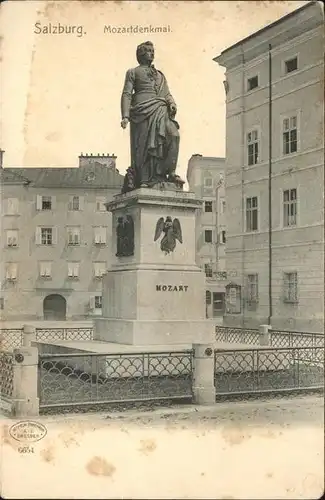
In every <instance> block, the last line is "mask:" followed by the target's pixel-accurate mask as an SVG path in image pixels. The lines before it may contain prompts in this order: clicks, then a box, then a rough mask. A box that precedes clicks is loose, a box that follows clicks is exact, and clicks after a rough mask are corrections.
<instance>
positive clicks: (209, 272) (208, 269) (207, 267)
mask: <svg viewBox="0 0 325 500" xmlns="http://www.w3.org/2000/svg"><path fill="white" fill-rule="evenodd" d="M204 271H205V275H206V277H207V278H212V264H204Z"/></svg>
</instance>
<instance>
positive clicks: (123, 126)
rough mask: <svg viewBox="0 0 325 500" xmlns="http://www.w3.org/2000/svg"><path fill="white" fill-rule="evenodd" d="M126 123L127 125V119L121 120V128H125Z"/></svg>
mask: <svg viewBox="0 0 325 500" xmlns="http://www.w3.org/2000/svg"><path fill="white" fill-rule="evenodd" d="M128 123H129V119H128V118H123V120H122V121H121V127H122V128H126V127H127V124H128Z"/></svg>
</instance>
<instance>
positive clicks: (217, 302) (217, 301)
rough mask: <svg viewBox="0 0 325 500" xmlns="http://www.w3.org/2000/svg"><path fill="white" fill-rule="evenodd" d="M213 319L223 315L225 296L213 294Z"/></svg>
mask: <svg viewBox="0 0 325 500" xmlns="http://www.w3.org/2000/svg"><path fill="white" fill-rule="evenodd" d="M212 296H213V311H212V314H213V317H214V318H217V317H218V316H223V315H224V310H225V294H224V293H218V292H213V294H212Z"/></svg>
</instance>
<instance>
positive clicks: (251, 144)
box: [247, 130, 259, 165]
mask: <svg viewBox="0 0 325 500" xmlns="http://www.w3.org/2000/svg"><path fill="white" fill-rule="evenodd" d="M258 155H259V139H258V131H257V130H252V131H251V132H248V134H247V163H248V165H256V163H258Z"/></svg>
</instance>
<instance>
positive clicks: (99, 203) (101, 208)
mask: <svg viewBox="0 0 325 500" xmlns="http://www.w3.org/2000/svg"><path fill="white" fill-rule="evenodd" d="M105 203H106V198H105V197H104V196H100V197H98V198H96V211H97V212H106V207H105Z"/></svg>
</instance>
